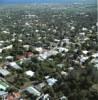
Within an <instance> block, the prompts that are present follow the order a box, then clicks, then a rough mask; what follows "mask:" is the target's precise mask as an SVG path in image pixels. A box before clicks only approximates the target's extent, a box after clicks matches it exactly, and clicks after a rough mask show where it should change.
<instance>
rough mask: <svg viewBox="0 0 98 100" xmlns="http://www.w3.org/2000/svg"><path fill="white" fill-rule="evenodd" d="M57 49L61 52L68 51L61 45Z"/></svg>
mask: <svg viewBox="0 0 98 100" xmlns="http://www.w3.org/2000/svg"><path fill="white" fill-rule="evenodd" d="M58 50H59V52H63V51H65V52H68V51H69V49H67V48H63V47H59V48H58Z"/></svg>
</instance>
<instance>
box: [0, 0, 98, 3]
mask: <svg viewBox="0 0 98 100" xmlns="http://www.w3.org/2000/svg"><path fill="white" fill-rule="evenodd" d="M96 1H97V0H0V4H5V3H38V4H39V3H65V4H73V3H85V4H96Z"/></svg>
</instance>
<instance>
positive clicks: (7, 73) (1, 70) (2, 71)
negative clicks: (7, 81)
mask: <svg viewBox="0 0 98 100" xmlns="http://www.w3.org/2000/svg"><path fill="white" fill-rule="evenodd" d="M0 74H2V75H3V76H7V75H9V74H10V72H9V71H8V70H6V69H0Z"/></svg>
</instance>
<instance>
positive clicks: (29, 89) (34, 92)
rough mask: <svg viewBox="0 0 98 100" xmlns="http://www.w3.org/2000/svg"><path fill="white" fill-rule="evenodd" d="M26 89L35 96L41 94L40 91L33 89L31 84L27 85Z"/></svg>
mask: <svg viewBox="0 0 98 100" xmlns="http://www.w3.org/2000/svg"><path fill="white" fill-rule="evenodd" d="M26 91H28V92H29V93H31V94H33V95H35V96H40V95H41V93H40V92H39V91H38V90H37V89H35V88H34V87H33V86H30V87H28V88H27V89H26Z"/></svg>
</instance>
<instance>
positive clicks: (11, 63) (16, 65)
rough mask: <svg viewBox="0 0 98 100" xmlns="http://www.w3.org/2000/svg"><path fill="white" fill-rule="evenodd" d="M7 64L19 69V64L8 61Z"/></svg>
mask: <svg viewBox="0 0 98 100" xmlns="http://www.w3.org/2000/svg"><path fill="white" fill-rule="evenodd" d="M9 65H10V66H11V67H13V68H15V69H21V68H20V66H19V65H18V64H17V63H16V62H10V63H9Z"/></svg>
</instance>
